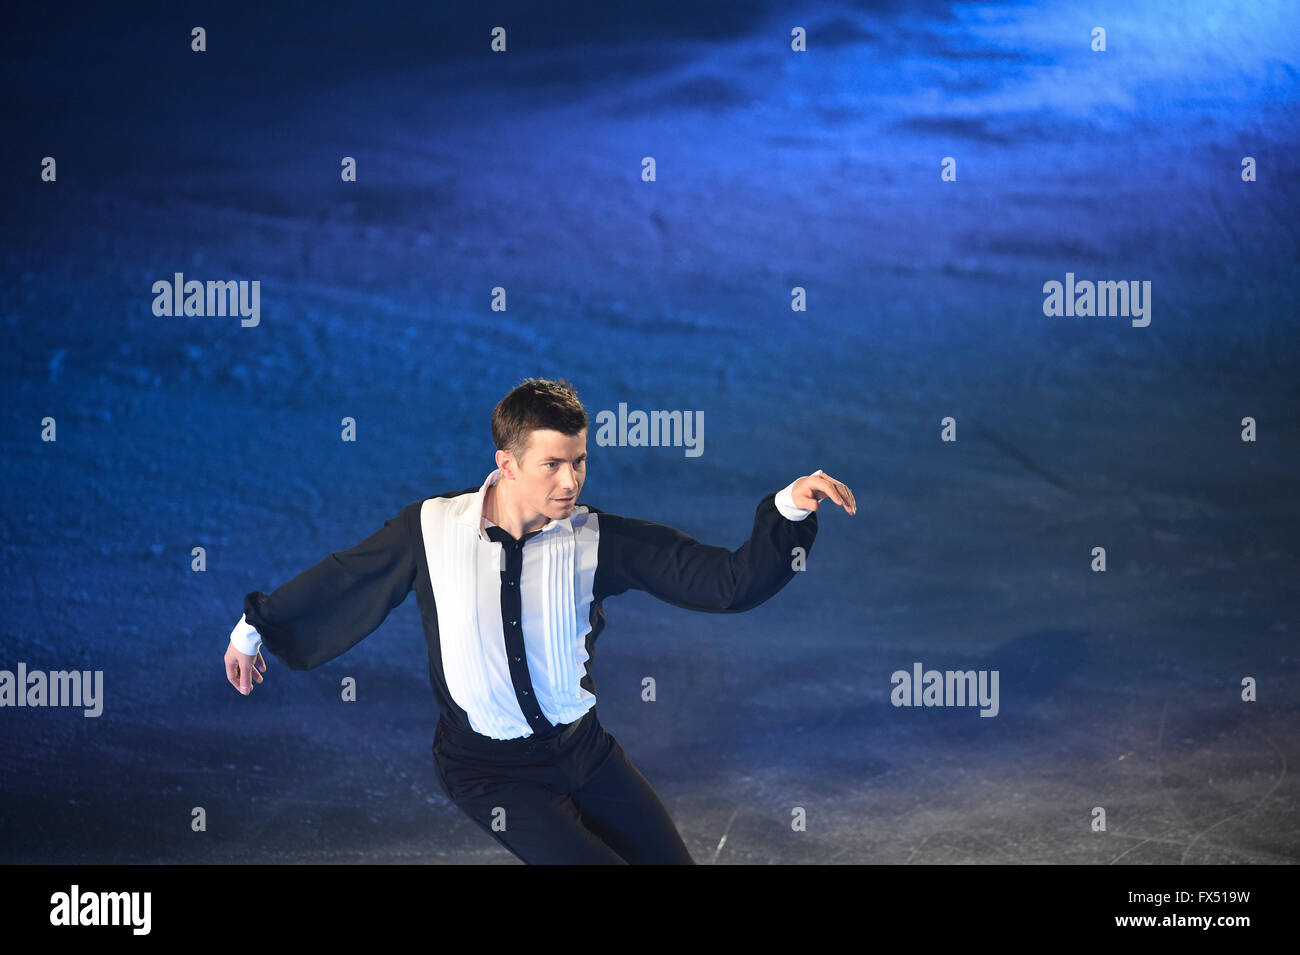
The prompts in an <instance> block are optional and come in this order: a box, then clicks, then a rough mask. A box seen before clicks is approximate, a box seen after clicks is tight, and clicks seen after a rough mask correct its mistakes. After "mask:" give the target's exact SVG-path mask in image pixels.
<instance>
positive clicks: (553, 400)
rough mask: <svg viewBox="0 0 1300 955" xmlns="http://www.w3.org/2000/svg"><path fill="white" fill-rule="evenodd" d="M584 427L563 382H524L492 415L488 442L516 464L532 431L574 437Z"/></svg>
mask: <svg viewBox="0 0 1300 955" xmlns="http://www.w3.org/2000/svg"><path fill="white" fill-rule="evenodd" d="M586 427H587V411H586V409H585V408H583V407H582V402H581V401H579V400H578V392H577V389H576V388H574V387H573V385H572V384H571V383H569V382H568V381H565V380H564V379H562V378H561V379H559V380H556V381H552V380H550V379H547V378H528V379H526V380H524V381H523V382H521V383H520V384H518V385H516V386H515V387H514V389H512V390H511V392H510V394H508V395H506V396H505V397H504V398H502V399H501V400H500V401H499V402H498V403H497V406H496V408H495V409H493V411H492V440H493V441H494V442H495V443H496V446H497V448H498V449H499V450H502V451H509V452H510V453H511V454H512V455H513V456H514V458H515V460H516V461H518V460H520V459H521V458H523V456H524V452H525V451H527V450H528V445H529V443H530V442H531V441H532V436H533V432H534V431H539V430H540V431H558V432H560V434H564V435H576V434H578V433H579V432H580V431H583V430H584V429H586Z"/></svg>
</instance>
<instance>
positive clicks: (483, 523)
mask: <svg viewBox="0 0 1300 955" xmlns="http://www.w3.org/2000/svg"><path fill="white" fill-rule="evenodd" d="M492 437H493V440H494V441H495V443H496V447H497V452H496V464H497V468H496V470H494V471H492V473H490V474H489V475H488V476H487V478H486V479H485V480H484V481H483V483H482V485H480V486H479V487H469V488H465V489H464V490H461V491H452V492H448V493H446V494H441V495H438V496H436V497H431V498H426V499H424V500H421V501H416V502H414V503H412V504H409V505H408V506H406V507H405V508H403V509H402V510H401V511H400V512H399V513H398V514H397V516H395V517H393V518H390V519H389V520H387V521H385V522H384V526H383V528H381V529H380V530H378V531H376V532H375V533H374V534H373V535H371V536H370V537H368V538H366V540H364V541H362V542H361V543H360V544H358V545H357V546H355V547H353V548H351V549H350V550H345V551H340V552H337V553H333V554H330V555H329V556H328V557H327V558H325V560H323V561H321V562H320V563H319V564H317V565H316V566H314V567H311V568H309V569H308V570H306V571H304V572H303V573H301V574H299V575H298V576H297V577H294V578H293V579H292V580H290V581H288V582H287V583H285V584H284V585H282V586H281V587H279V588H278V589H277V590H275V591H274V592H273V593H272V594H270V595H269V596H268V595H267V594H265V593H262V592H261V591H255V592H253V593H250V594H248V595H247V596H246V597H245V598H244V615H243V617H242V618H241V619H240V621H239V623H238V624H236V626H235V629H234V631H233V632H232V633H231V635H230V647H229V648H228V649H227V650H226V656H225V665H226V676H227V679H229V681H230V683H231V684H232V685H233V686H234V687H235V688H236V689H237V690H239V692H240V693H243V694H244V695H246V696H247V695H248V694H250V693H251V692H252V689H253V684H252V683H251V682H250V678H251V679H252V680H254V681H256V682H257V683H261V682H262V681H263V677H262V674H263V673H265V672H266V663H265V661H264V660H263V659H262V655H261V648H262V647H263V646H265V647H266V648H267V649H269V650H270V651H271V652H272V653H274V654H275V655H276V656H277V657H279V658H280V660H282V661H283V662H284V663H285V665H286V666H288V667H289V668H290V669H295V670H305V669H310V668H312V667H316V666H319V665H320V664H322V663H325V662H326V661H328V660H332V659H333V658H334V657H336V656H338V655H339V654H341V653H343V652H344V651H346V650H348V649H350V648H351V647H352V646H354V645H355V644H356V643H358V642H359V641H360V640H361V639H363V638H364V637H366V636H367V635H369V634H370V633H371V632H372V631H374V630H375V628H377V627H378V626H379V625H380V623H382V622H383V620H384V619H385V617H387V616H388V613H389V611H390V610H392V609H393V608H394V607H396V606H397V605H398V604H400V603H401V602H402V601H403V600H405V599H406V596H407V594H409V593H410V592H411V590H415V594H416V599H417V601H418V603H419V606H420V616H421V619H422V622H423V626H424V632H425V639H426V642H427V643H428V648H429V682H430V684H431V686H432V687H433V695H434V700H435V701H436V703H437V705H438V710H439V720H438V727H437V730H436V732H435V733H434V741H433V756H434V764H435V768H436V771H437V774H438V780H439V782H440V783H441V784H442V787H443V789H444V790H446V792H447V795H448V796H449V797H450V798H451V800H452V801H453V802H454V803H455V804H456V805H457V806H459V807H460V808H461V809H462V810H463V811H464V812H465V813H466V814H468V815H469V817H470V818H471V819H473V820H474V821H475V822H477V823H478V824H479V825H480V826H481V827H482V828H483V829H484V831H486V832H487V833H488V834H490V835H491V836H492V837H493V838H494V839H496V840H497V841H498V842H499V843H501V844H502V845H503V846H505V847H506V848H507V849H509V850H510V851H511V852H512V853H514V854H515V855H516V856H517V857H518V858H520V859H522V860H523V861H524V862H526V863H588V864H599V863H612V864H623V863H632V864H637V863H640V864H645V863H657V864H673V863H681V864H691V863H692V862H693V860H692V858H691V856H690V853H689V852H688V851H687V849H686V846H685V845H684V844H683V842H682V838H681V835H680V834H679V833H678V831H677V829H676V827H675V826H674V825H673V821H672V819H671V818H670V817H669V815H668V812H667V810H666V809H665V808H664V806H663V803H662V802H661V801H660V799H659V797H658V796H657V795H656V794H655V792H654V790H653V789H651V788H650V784H649V783H648V782H647V781H646V779H645V777H644V776H643V775H642V774H641V773H640V771H639V770H638V769H637V768H636V767H635V766H634V765H633V764H632V762H631V761H630V760H629V759H628V758H627V756H626V754H625V753H624V752H623V748H622V747H621V746H620V745H619V744H618V741H617V740H615V739H614V737H613V736H611V735H610V734H609V733H608V732H606V731H605V729H604V727H603V726H601V724H600V721H599V720H598V719H597V716H596V710H595V704H596V684H595V681H594V680H593V679H592V676H591V659H592V655H593V653H594V651H595V642H596V638H597V637H598V636H599V635H600V633H601V631H602V630H603V629H604V627H605V615H604V611H603V610H602V607H601V605H602V602H603V601H604V600H605V598H607V597H612V596H615V595H617V594H621V593H624V592H625V591H627V590H629V589H633V588H635V589H637V590H644V591H646V592H648V593H651V594H653V595H654V596H656V597H658V598H660V599H661V600H664V601H667V602H668V603H671V604H675V605H676V606H679V607H684V608H687V609H691V610H704V611H710V612H714V613H739V612H741V611H744V610H748V609H749V608H751V607H756V606H758V605H759V604H761V603H762V602H763V601H765V600H767V599H768V598H769V597H771V596H772V595H773V594H775V593H776V592H777V591H778V590H780V589H781V588H782V587H784V586H785V585H786V584H787V583H788V582H789V581H790V580H791V578H793V577H794V575H795V573H796V571H795V570H794V564H795V548H803V552H804V554H805V555H806V554H807V553H808V552H809V551H810V550H811V547H812V542H813V538H814V537H815V536H816V534H817V515H816V511H817V507H818V504H819V503H820V501H822V500H823V499H825V498H830V499H831V500H832V501H834V502H835V503H836V504H839V505H840V506H841V507H843V508H844V509H845V510H846V511H847V512H848V513H849V514H855V513H857V505H856V503H855V502H854V499H853V494H852V492H851V491H850V490H849V489H848V488H847V487H846V486H845V485H843V484H842V483H840V482H839V481H837V480H835V479H834V478H832V477H831V476H830V475H828V474H824V473H823V472H821V471H817V472H815V473H813V474H811V475H809V476H806V477H801V478H798V479H797V480H795V481H793V482H792V483H791V484H790V485H788V486H787V487H785V488H784V489H783V490H781V491H779V492H777V493H773V494H768V495H767V496H766V497H765V498H763V500H762V501H760V502H759V505H758V509H757V511H756V512H755V515H754V528H753V532H752V533H751V535H750V538H749V540H748V541H746V542H745V543H744V544H743V545H741V546H740V548H739V549H737V550H735V551H729V550H727V549H726V548H724V547H716V546H712V545H708V544H702V543H700V542H699V541H697V540H694V539H693V538H691V537H688V536H687V535H686V534H683V533H682V532H681V531H679V530H676V529H674V528H672V527H668V526H665V525H663V524H653V523H650V522H648V521H641V520H636V519H634V518H629V517H621V516H619V515H617V514H610V513H607V512H605V511H602V510H600V509H598V508H595V507H591V506H590V505H582V504H579V503H578V495H579V493H580V492H581V491H582V486H583V482H584V481H585V480H586V463H587V414H586V411H585V410H584V409H583V407H582V404H581V402H580V401H579V400H578V396H577V394H576V392H575V391H574V389H573V387H572V386H571V385H570V384H569V383H568V382H566V381H549V380H545V379H528V380H527V381H524V382H523V383H522V384H520V385H519V386H518V387H516V388H515V389H513V390H512V391H511V392H510V393H509V394H508V395H506V396H505V398H503V399H502V400H501V402H500V403H499V404H498V405H497V407H496V409H495V410H494V411H493V412H492Z"/></svg>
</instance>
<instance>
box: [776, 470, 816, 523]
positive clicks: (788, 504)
mask: <svg viewBox="0 0 1300 955" xmlns="http://www.w3.org/2000/svg"><path fill="white" fill-rule="evenodd" d="M796 480H797V479H796ZM794 484H795V482H794V481H791V482H790V483H789V484H787V485H786V486H785V487H783V488H782V489H781V490H779V491H777V492H776V509H777V510H778V511H780V512H781V516H782V517H784V518H785V519H786V520H790V521H801V520H803V519H804V518H805V517H807V516H808V515H809V514H811V513H812V510H811V509H810V508H803V507H795V506H794Z"/></svg>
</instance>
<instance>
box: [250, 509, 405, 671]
mask: <svg viewBox="0 0 1300 955" xmlns="http://www.w3.org/2000/svg"><path fill="white" fill-rule="evenodd" d="M418 513H419V511H418V504H413V505H410V506H408V507H406V508H404V509H403V510H402V511H401V513H399V514H398V515H397V516H396V517H392V518H389V519H388V520H386V521H384V526H383V527H382V528H380V529H379V530H377V531H376V532H375V533H373V534H371V535H370V536H369V537H367V538H366V539H365V540H363V541H362V542H361V543H360V544H357V545H356V546H355V547H352V548H349V549H348V550H343V551H336V552H335V553H332V554H330V555H329V556H328V557H326V558H325V559H324V560H322V561H321V562H320V563H319V564H316V565H315V566H314V567H310V568H308V569H307V570H305V571H303V572H302V573H301V574H299V575H298V576H297V577H294V578H293V579H292V580H290V581H288V582H287V583H285V584H283V585H282V586H280V587H279V588H277V589H276V590H275V591H273V592H272V593H271V594H269V595H268V594H265V593H263V592H262V591H260V590H258V591H254V592H253V593H250V594H248V595H246V596H245V597H244V616H245V618H246V619H247V620H248V622H249V623H250V624H252V625H253V626H254V627H256V628H257V632H258V634H259V635H260V636H261V638H262V645H263V646H264V647H265V648H266V649H267V650H270V651H271V652H272V653H273V654H275V655H276V656H277V657H278V658H279V659H280V660H281V661H282V662H283V663H284V664H285V666H287V667H289V668H290V669H292V670H310V669H311V668H312V667H317V666H320V665H321V664H322V663H325V662H327V661H329V660H332V659H334V658H335V657H336V656H338V655H339V654H341V653H344V652H345V651H347V650H350V649H351V648H352V647H353V646H355V645H356V644H357V643H359V642H361V640H362V639H364V638H365V637H367V636H369V635H370V634H371V633H372V632H373V631H374V630H375V629H376V628H377V627H378V626H379V625H380V624H381V623H383V622H384V618H385V617H387V616H388V613H389V611H391V610H392V609H393V608H394V607H396V606H397V605H398V604H400V603H401V602H402V601H403V600H405V599H406V595H407V594H409V593H410V592H411V590H412V588H413V587H414V586H415V568H416V557H417V551H416V547H417V546H418V543H419V539H418V536H414V533H413V532H414V530H415V528H413V527H412V524H411V522H412V521H413V520H416V519H418Z"/></svg>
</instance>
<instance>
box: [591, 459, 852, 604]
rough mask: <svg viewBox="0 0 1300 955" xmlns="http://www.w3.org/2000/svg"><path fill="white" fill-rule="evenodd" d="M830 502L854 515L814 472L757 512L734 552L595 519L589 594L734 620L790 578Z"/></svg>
mask: <svg viewBox="0 0 1300 955" xmlns="http://www.w3.org/2000/svg"><path fill="white" fill-rule="evenodd" d="M828 497H829V498H831V499H832V500H834V501H835V502H836V503H837V504H840V505H841V506H843V507H844V509H845V510H846V511H847V512H848V513H850V514H853V513H856V512H857V506H856V504H855V503H854V500H853V494H852V492H851V491H850V490H849V489H848V488H847V487H846V486H844V485H843V484H841V483H840V482H839V481H836V480H835V479H834V478H831V477H830V476H829V475H827V474H824V473H823V472H821V471H817V472H816V473H814V474H812V475H809V476H807V477H802V478H799V479H798V480H796V481H793V482H791V483H790V484H789V485H788V486H787V487H785V488H783V489H782V490H781V491H778V492H777V493H775V494H769V495H767V497H765V498H763V500H762V501H760V502H759V504H758V509H757V510H756V511H755V513H754V527H753V530H752V532H751V533H750V536H749V540H747V541H745V543H744V544H742V545H741V546H740V547H739V548H737V549H736V550H734V551H733V550H728V549H727V548H725V547H718V546H715V545H712V544H702V543H700V542H699V541H697V540H695V539H694V538H693V537H690V536H688V535H687V534H684V533H682V532H681V531H679V530H677V529H676V528H673V527H668V526H667V525H664V524H655V523H652V522H650V521H642V520H637V519H635V518H629V517H622V516H620V515H616V514H604V513H600V512H597V513H598V514H599V521H600V557H599V560H598V563H597V569H596V578H597V579H596V587H595V589H596V591H597V592H598V593H600V594H601V595H602V596H605V595H608V596H612V595H615V594H621V593H623V592H624V591H627V590H630V589H634V590H644V591H645V592H646V593H649V594H651V595H653V596H655V597H658V598H659V599H660V600H663V601H666V602H667V603H671V604H673V605H675V606H678V607H683V608H685V609H687V610H703V611H708V612H711V613H740V612H742V611H745V610H749V609H750V608H752V607H756V606H758V605H759V604H761V603H763V601H765V600H767V599H768V598H769V597H771V596H772V595H773V594H775V593H776V592H777V591H779V590H780V589H781V588H782V587H784V586H785V585H786V584H787V583H789V582H790V580H791V579H792V578H793V577H794V575H795V574H796V573H797V571H796V570H795V561H796V556H797V551H796V548H802V552H803V555H804V556H805V557H806V556H807V554H808V553H809V552H810V551H811V549H812V543H813V539H814V538H815V537H816V536H817V514H816V511H817V508H818V506H819V504H820V502H821V500H823V499H825V498H828Z"/></svg>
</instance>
